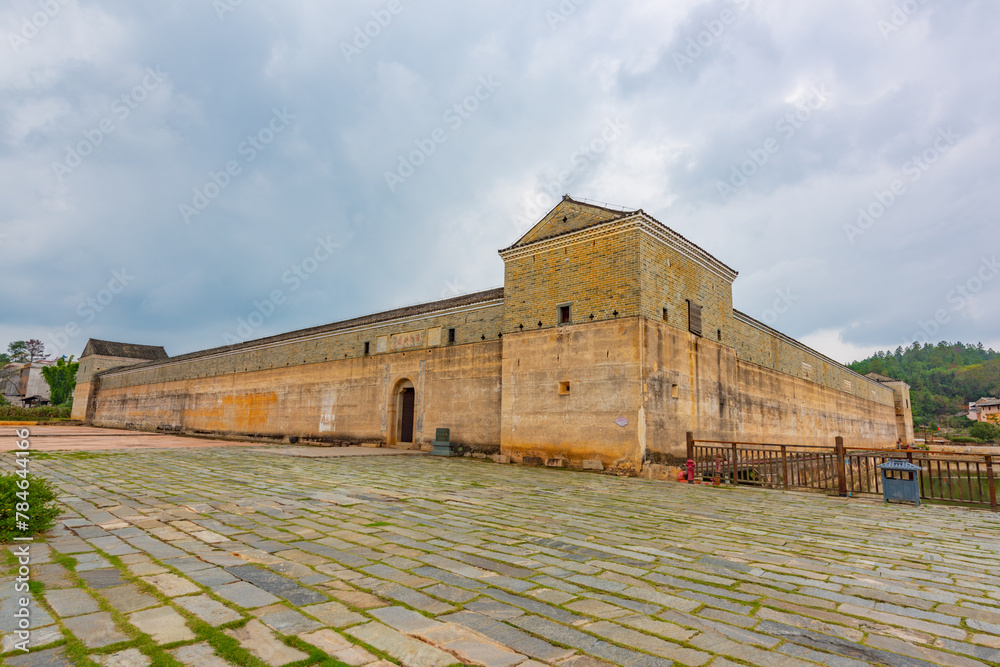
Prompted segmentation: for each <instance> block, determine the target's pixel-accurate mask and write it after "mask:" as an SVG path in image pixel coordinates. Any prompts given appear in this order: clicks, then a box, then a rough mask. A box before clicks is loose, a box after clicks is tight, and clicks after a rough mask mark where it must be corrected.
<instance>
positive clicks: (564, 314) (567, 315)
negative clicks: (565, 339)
mask: <svg viewBox="0 0 1000 667" xmlns="http://www.w3.org/2000/svg"><path fill="white" fill-rule="evenodd" d="M571 321H572V312H571V311H570V307H569V306H559V324H569V323H570V322H571Z"/></svg>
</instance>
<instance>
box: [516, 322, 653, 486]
mask: <svg viewBox="0 0 1000 667" xmlns="http://www.w3.org/2000/svg"><path fill="white" fill-rule="evenodd" d="M641 321H642V320H640V318H635V317H631V318H624V319H623V318H619V319H618V320H616V321H610V322H595V323H592V324H591V323H587V324H579V325H573V326H568V327H559V328H554V329H547V330H543V331H526V332H524V333H516V334H514V333H511V334H507V335H505V336H504V339H503V340H504V343H503V344H504V350H503V416H502V425H501V428H502V431H501V439H500V445H501V451H502V453H504V454H507V455H509V456H511V457H513V459H514V460H517V461H520V460H521V459H522V457H525V456H537V457H540V458H541V459H543V460H546V459H549V458H557V457H560V456H562V457H565V458H566V459H567V460H568V461H569V463H570V464H571V465H575V466H576V467H580V465H581V462H582V460H583V459H598V460H601V461H602V462H603V463H604V466H605V468H612V469H619V470H624V471H628V472H638V470H639V468H640V467H641V465H642V460H641V457H640V456H639V450H638V448H637V443H638V442H639V439H640V437H641V436H640V429H642V427H643V419H642V415H641V414H640V412H639V410H640V408H641V400H640V389H641V386H642V383H641V378H640V367H641V364H640V347H639V326H640V324H639V323H640V322H641ZM562 383H569V384H568V387H567V386H566V385H565V384H562ZM620 417H621V418H625V419H626V420H627V424H625V425H624V426H619V425H618V424H616V423H615V420H616V419H618V418H620Z"/></svg>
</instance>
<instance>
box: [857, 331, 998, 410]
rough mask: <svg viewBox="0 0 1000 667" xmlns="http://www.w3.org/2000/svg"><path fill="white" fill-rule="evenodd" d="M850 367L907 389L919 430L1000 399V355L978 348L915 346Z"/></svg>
mask: <svg viewBox="0 0 1000 667" xmlns="http://www.w3.org/2000/svg"><path fill="white" fill-rule="evenodd" d="M850 367H851V368H852V369H854V370H855V371H857V372H858V373H861V374H862V375H865V374H867V373H872V372H875V373H881V374H882V375H887V376H889V377H891V378H894V379H897V380H903V381H904V382H906V383H908V384H909V385H910V399H911V405H912V406H913V421H914V422H915V423H917V424H920V423H927V424H929V423H932V422H936V421H945V422H947V417H949V416H951V415H954V414H955V413H956V412H958V411H963V412H964V411H965V410H966V409H967V407H968V403H969V402H971V401H975V400H976V399H978V398H980V397H983V396H995V395H997V394H1000V354H998V353H997V352H996V351H994V350H992V349H986V348H985V347H984V346H983V344H982V343H979V344H973V345H967V344H964V343H960V342H958V343H948V342H945V341H942V342H940V343H938V344H937V345H931V344H929V343H924V344H923V345H921V344H919V343H914V344H913V345H911V346H909V347H906V348H903V347H898V348H896V350H895V352H888V351H886V352H877V353H875V354H873V355H872V356H871V357H869V358H867V359H863V360H861V361H856V362H854V363H853V364H850Z"/></svg>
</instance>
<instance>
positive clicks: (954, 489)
mask: <svg viewBox="0 0 1000 667" xmlns="http://www.w3.org/2000/svg"><path fill="white" fill-rule="evenodd" d="M687 455H688V459H693V460H694V462H695V475H694V478H695V479H700V480H704V481H711V480H714V479H716V478H718V479H719V481H720V483H725V484H734V485H736V484H749V485H753V486H760V487H765V488H772V489H812V490H817V491H827V492H831V493H836V494H838V495H841V496H847V495H863V494H878V495H881V494H882V475H881V471H880V470H879V468H878V466H879V465H880V464H882V463H885V462H886V461H888V460H890V459H905V460H907V461H910V462H911V463H914V464H916V465H918V466H920V467H921V468H923V470H922V471H921V472H920V477H919V479H920V497H921V499H923V500H930V501H937V502H944V503H959V504H963V505H970V506H981V507H989V508H990V509H993V510H996V509H997V492H996V486H997V485H996V476H995V474H994V470H993V459H994V457H993V456H991V455H988V454H953V453H947V452H925V451H914V450H899V449H883V450H870V449H867V450H866V449H856V448H847V447H845V446H844V440H843V438H841V437H837V438H836V440H835V444H834V446H833V447H832V448H830V447H818V446H805V445H802V446H800V445H770V444H763V443H752V442H721V441H714V440H696V439H695V438H694V435H693V434H692V433H688V434H687Z"/></svg>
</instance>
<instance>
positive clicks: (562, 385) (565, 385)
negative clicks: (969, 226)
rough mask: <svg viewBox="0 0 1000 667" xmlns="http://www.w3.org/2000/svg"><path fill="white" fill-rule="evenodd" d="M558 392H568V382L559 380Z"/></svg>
mask: <svg viewBox="0 0 1000 667" xmlns="http://www.w3.org/2000/svg"><path fill="white" fill-rule="evenodd" d="M559 393H560V394H568V393H569V382H560V383H559Z"/></svg>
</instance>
